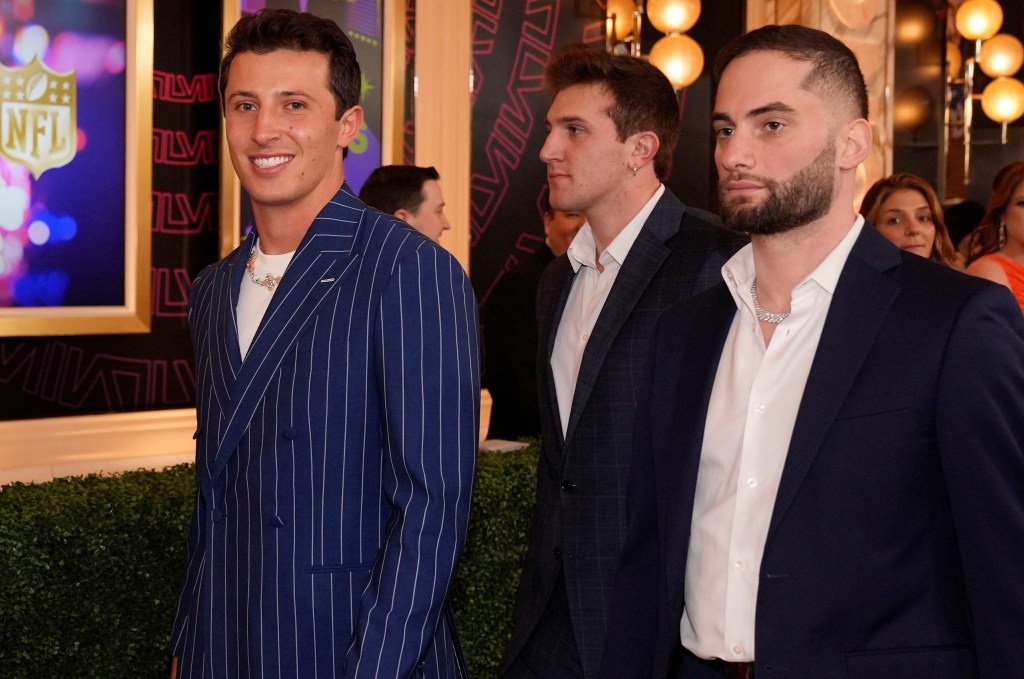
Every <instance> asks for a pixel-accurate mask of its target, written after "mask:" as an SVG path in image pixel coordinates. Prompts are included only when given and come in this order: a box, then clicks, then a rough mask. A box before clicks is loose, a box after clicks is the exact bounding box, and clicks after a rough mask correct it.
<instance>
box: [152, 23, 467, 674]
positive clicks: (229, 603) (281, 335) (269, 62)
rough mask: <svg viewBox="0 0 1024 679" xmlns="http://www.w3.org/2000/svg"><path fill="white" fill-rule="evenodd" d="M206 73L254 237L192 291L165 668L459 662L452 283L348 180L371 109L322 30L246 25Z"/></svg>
mask: <svg viewBox="0 0 1024 679" xmlns="http://www.w3.org/2000/svg"><path fill="white" fill-rule="evenodd" d="M220 87H221V96H222V101H223V106H224V114H225V128H226V132H227V139H228V148H229V150H230V154H231V161H232V164H233V165H234V168H235V171H236V172H237V174H238V176H239V178H240V179H241V182H242V185H243V186H245V188H246V189H247V190H248V192H249V194H250V196H251V198H252V204H253V213H254V215H255V218H256V232H255V233H253V234H252V235H251V236H250V237H249V238H248V239H247V241H246V242H245V243H244V244H243V245H242V247H241V248H239V249H238V250H236V251H235V252H233V253H231V254H230V255H228V256H227V257H226V258H225V259H224V260H222V261H220V262H218V263H217V264H214V265H212V266H210V267H207V268H206V269H205V270H204V271H203V272H202V273H201V274H200V275H199V276H198V277H197V278H196V281H195V284H194V286H193V290H192V295H191V300H190V309H189V326H190V330H191V333H192V341H193V344H194V346H195V351H196V378H197V383H198V390H197V391H198V394H197V407H198V424H199V426H198V429H197V430H196V444H197V445H196V474H197V477H198V482H199V492H198V495H197V498H196V506H195V515H194V518H193V522H192V527H191V531H190V534H189V540H188V566H187V573H186V580H185V584H184V586H183V588H182V592H181V596H180V600H179V604H178V612H177V615H176V617H175V620H174V629H173V635H172V640H171V644H172V647H171V650H172V656H173V657H174V661H173V663H172V665H173V668H172V676H174V674H175V672H176V673H177V676H179V677H182V678H183V679H184V678H199V677H202V678H204V679H213V678H215V677H216V678H222V677H223V678H228V677H232V678H233V677H264V676H266V677H271V676H273V677H292V678H296V679H298V678H301V679H311V678H317V677H322V678H327V677H330V678H332V679H333V678H335V677H345V678H347V679H357V678H365V679H368V678H370V677H374V678H378V679H379V678H384V677H387V678H389V679H399V678H402V679H407V678H409V677H417V678H418V677H429V678H450V679H454V678H456V677H462V676H465V673H464V671H463V668H462V666H461V656H460V649H459V648H458V642H457V637H456V635H455V630H454V628H453V626H452V620H451V616H450V614H449V613H448V610H449V609H448V605H447V603H446V600H447V596H448V592H449V589H450V585H451V581H452V576H453V573H454V571H455V566H456V564H457V562H458V559H459V555H460V553H461V551H462V547H463V545H464V540H465V533H466V525H467V518H468V513H469V506H470V499H471V495H472V481H473V473H474V468H475V459H476V449H477V438H478V431H479V429H478V427H479V412H478V397H479V369H478V365H479V357H478V348H477V347H478V340H477V322H476V301H475V299H474V297H473V293H472V291H471V288H470V286H469V283H468V281H467V279H466V276H465V273H464V272H463V270H462V267H461V266H460V265H459V264H458V262H456V261H455V260H454V259H453V258H452V257H451V256H450V255H449V254H448V253H447V252H446V251H445V250H443V249H442V248H440V247H439V246H437V245H436V244H434V243H433V242H431V241H430V240H428V239H427V238H425V237H423V236H422V235H421V234H419V233H417V232H415V231H413V230H412V229H410V228H409V227H408V226H406V225H405V224H403V223H401V222H400V221H398V220H396V219H394V218H393V217H391V216H386V215H383V214H381V213H379V212H376V211H374V210H372V209H370V208H367V207H366V206H365V205H364V204H363V203H361V202H360V201H359V200H358V199H357V198H356V197H355V196H354V195H353V193H352V191H351V190H350V189H349V187H348V185H347V184H345V183H344V169H343V166H342V156H343V152H344V149H345V148H346V147H347V146H348V144H349V143H351V142H352V140H353V139H354V137H355V136H356V133H357V132H358V130H359V128H360V126H361V124H362V120H363V114H362V109H361V108H360V107H359V106H358V105H357V102H358V100H359V90H360V75H359V65H358V63H357V62H356V58H355V53H354V51H353V49H352V45H351V43H350V42H349V41H348V39H347V38H346V37H345V35H344V33H343V32H342V31H341V30H340V29H339V28H338V26H337V25H335V24H334V23H333V22H331V21H328V20H325V19H320V18H317V17H314V16H312V15H308V14H298V13H295V12H291V11H288V10H273V11H271V10H268V11H262V12H257V13H255V14H253V15H250V16H247V17H245V18H243V19H242V20H241V21H239V23H238V24H237V25H236V26H235V27H234V28H233V29H232V31H231V33H230V34H229V36H228V38H227V41H226V54H225V57H224V59H223V61H222V63H221V78H220Z"/></svg>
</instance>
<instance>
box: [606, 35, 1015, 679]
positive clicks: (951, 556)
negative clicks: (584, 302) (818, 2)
mask: <svg viewBox="0 0 1024 679" xmlns="http://www.w3.org/2000/svg"><path fill="white" fill-rule="evenodd" d="M715 71H716V77H717V78H718V80H719V84H718V92H717V98H716V104H715V113H714V115H713V126H714V129H715V134H716V137H717V145H716V150H715V161H716V164H717V166H718V171H719V176H720V181H721V183H720V193H721V204H722V212H723V217H724V220H725V222H726V224H727V225H728V226H731V227H732V228H735V229H737V230H741V231H744V232H747V233H750V234H751V239H752V242H751V245H750V247H748V248H744V249H743V250H741V251H740V252H739V253H737V254H736V255H735V256H734V257H733V258H732V259H730V260H729V262H728V263H727V264H726V265H725V266H724V267H723V269H722V275H723V282H722V283H721V284H719V285H718V286H716V287H714V288H711V289H710V290H708V291H707V292H706V293H704V294H703V295H700V296H698V297H697V298H695V299H693V300H690V301H689V302H688V303H687V304H686V305H680V306H676V307H674V308H672V309H670V310H669V311H667V312H666V313H665V315H664V316H663V317H662V319H661V320H660V321H659V324H658V327H657V329H656V331H655V337H654V339H653V341H652V346H651V351H650V353H651V362H650V365H649V369H648V372H647V380H646V381H645V384H644V388H643V396H642V398H641V405H640V406H639V408H638V411H639V413H640V415H639V416H638V418H637V427H636V449H635V458H634V468H633V470H632V473H631V486H630V491H629V529H628V536H627V538H626V545H625V547H624V548H623V555H622V559H621V563H620V569H619V573H618V577H617V580H616V591H615V596H614V603H613V605H612V607H613V610H615V612H616V623H617V625H618V626H619V627H618V631H619V633H618V634H617V635H616V636H615V637H614V638H610V639H609V643H608V645H607V647H606V649H605V654H604V660H603V663H602V673H601V675H602V677H604V678H605V679H623V678H625V677H644V678H648V677H660V678H665V677H680V678H685V679H702V678H708V679H710V678H712V677H723V676H726V677H744V678H746V679H750V678H752V677H754V676H756V677H758V678H759V679H766V678H767V679H773V678H776V677H778V678H785V679H811V678H813V679H860V678H863V679H888V678H890V677H892V678H909V677H914V678H921V679H924V678H928V679H972V678H983V679H997V678H1002V677H1024V662H1022V661H1021V653H1020V651H1021V640H1022V639H1024V636H1022V635H1024V587H1022V586H1021V583H1022V579H1021V567H1020V564H1021V563H1022V561H1024V547H1022V545H1024V398H1022V395H1024V319H1022V317H1021V313H1020V309H1019V308H1015V306H1014V300H1013V298H1012V297H1011V296H1010V295H1009V294H1008V292H1007V291H1006V290H1005V288H1000V286H996V285H990V284H988V283H987V282H985V281H981V280H979V279H976V278H972V277H968V276H965V275H963V274H960V273H958V272H955V271H952V270H950V269H948V268H945V267H943V266H940V265H937V264H935V263H934V262H931V261H928V260H925V259H924V258H921V257H918V256H916V255H914V254H908V253H905V252H902V251H900V250H899V249H897V248H896V247H895V246H892V245H891V244H890V243H888V241H886V240H885V239H884V238H882V237H881V236H880V235H879V234H878V233H877V232H876V231H875V229H874V227H873V226H871V225H870V224H865V223H864V222H863V219H862V218H861V217H859V216H858V215H856V214H855V212H854V209H853V200H854V177H855V172H856V169H857V166H858V165H859V164H860V163H861V161H863V160H864V158H865V157H866V156H867V154H868V152H869V150H870V148H871V138H872V135H871V128H870V125H869V123H868V122H867V120H866V117H867V94H866V88H865V87H864V81H863V77H862V76H861V73H860V70H859V68H858V66H857V62H856V58H855V57H854V55H853V54H852V52H850V50H849V49H847V48H846V47H845V46H844V45H843V44H842V43H840V42H839V41H838V40H836V39H834V38H833V37H831V36H829V35H827V34H825V33H822V32H820V31H815V30H813V29H809V28H804V27H800V26H784V27H779V26H769V27H765V28H763V29H759V30H756V31H754V32H752V33H749V34H747V35H746V36H743V37H741V38H739V39H738V40H737V41H735V42H733V43H732V44H730V45H729V46H727V47H726V48H725V49H724V50H723V52H722V53H721V54H720V55H719V57H718V60H717V63H716V67H715Z"/></svg>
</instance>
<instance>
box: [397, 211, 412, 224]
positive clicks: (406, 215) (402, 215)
mask: <svg viewBox="0 0 1024 679" xmlns="http://www.w3.org/2000/svg"><path fill="white" fill-rule="evenodd" d="M395 216H396V217H398V218H399V219H401V220H402V221H403V222H405V223H406V224H408V225H410V226H412V219H413V214H412V213H411V212H409V211H408V210H406V209H405V208H404V207H400V208H398V209H397V210H395Z"/></svg>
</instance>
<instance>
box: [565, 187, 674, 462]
mask: <svg viewBox="0 0 1024 679" xmlns="http://www.w3.org/2000/svg"><path fill="white" fill-rule="evenodd" d="M682 215H683V204H682V203H680V202H679V200H678V199H677V198H676V197H675V196H673V195H672V194H671V193H670V192H669V191H668V190H667V189H666V191H665V193H664V194H663V195H662V197H661V199H660V200H658V203H657V205H655V207H654V210H653V211H652V212H651V214H650V216H649V217H648V218H647V221H646V222H645V223H644V226H643V228H642V229H640V233H639V234H638V235H637V238H636V241H635V242H634V243H633V247H631V248H630V250H629V254H628V256H627V257H626V261H625V262H624V263H623V264H622V268H621V269H619V273H618V275H617V276H616V277H615V283H614V284H613V285H612V289H611V291H610V292H609V293H608V299H607V301H605V304H604V308H603V309H602V310H601V315H600V316H599V317H598V320H597V323H596V324H595V325H594V330H593V332H591V333H590V339H589V340H588V341H587V347H586V349H585V350H584V351H583V359H582V360H581V362H580V371H579V375H578V376H577V378H576V389H575V391H574V393H573V398H572V411H571V412H570V414H569V424H568V426H567V427H566V432H565V440H566V441H567V442H568V441H570V440H572V436H573V433H574V432H575V430H576V426H577V425H578V424H579V421H580V418H581V417H582V414H583V410H584V409H585V407H586V404H587V401H588V400H589V399H590V395H591V393H592V392H593V390H594V385H595V384H596V382H597V379H598V377H599V376H600V374H601V366H602V365H604V361H605V357H606V356H607V355H608V350H609V349H611V346H612V343H613V342H614V341H615V338H616V337H617V336H618V334H619V331H620V330H621V329H622V326H623V324H624V323H625V322H626V320H627V319H628V318H629V317H630V315H631V314H632V313H633V311H634V309H635V308H636V306H637V303H638V302H639V300H640V297H641V296H642V295H643V294H644V291H645V290H647V286H648V285H649V284H650V282H651V279H652V278H654V274H656V273H657V272H658V269H660V268H661V264H662V262H664V261H665V258H666V257H668V255H669V249H668V246H666V245H665V241H667V240H668V239H669V238H671V237H672V236H673V235H675V234H676V233H677V232H678V231H679V223H680V221H681V220H682ZM565 295H566V297H568V289H566V291H565ZM564 307H565V302H564V300H563V301H562V304H561V305H560V306H559V309H560V310H561V309H564ZM560 315H561V311H559V316H560ZM557 328H558V323H557V321H556V323H555V330H556V331H557ZM551 343H552V346H553V343H554V336H553V335H552V337H551ZM548 355H549V356H550V353H549V354H548Z"/></svg>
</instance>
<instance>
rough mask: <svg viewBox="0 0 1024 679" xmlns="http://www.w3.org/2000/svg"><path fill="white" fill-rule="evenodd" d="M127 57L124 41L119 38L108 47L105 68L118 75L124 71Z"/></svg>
mask: <svg viewBox="0 0 1024 679" xmlns="http://www.w3.org/2000/svg"><path fill="white" fill-rule="evenodd" d="M126 59H127V57H126V56H125V46H124V41H122V40H118V41H117V42H115V43H113V44H112V45H111V46H110V47H109V48H108V49H107V53H106V54H105V55H104V57H103V69H104V70H105V71H106V72H107V73H113V74H114V75H117V74H118V73H121V72H123V71H124V68H125V64H126V63H127V61H126Z"/></svg>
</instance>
